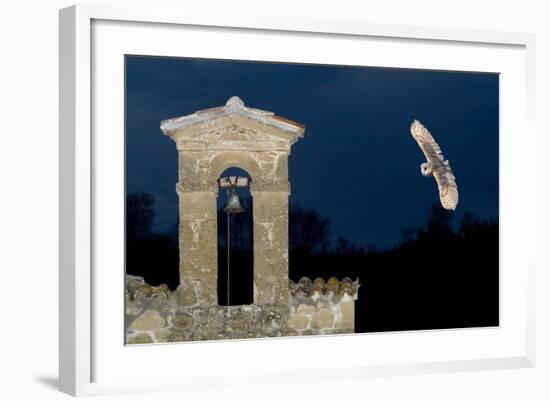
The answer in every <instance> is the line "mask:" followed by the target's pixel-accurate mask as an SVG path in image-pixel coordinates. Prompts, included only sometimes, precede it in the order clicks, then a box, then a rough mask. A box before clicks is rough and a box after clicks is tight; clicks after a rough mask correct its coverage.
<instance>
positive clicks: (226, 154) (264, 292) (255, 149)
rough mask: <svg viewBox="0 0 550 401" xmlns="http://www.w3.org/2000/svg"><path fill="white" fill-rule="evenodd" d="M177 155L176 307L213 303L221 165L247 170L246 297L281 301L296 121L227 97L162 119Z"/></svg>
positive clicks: (299, 131) (300, 131) (284, 301)
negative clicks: (249, 258) (250, 248)
mask: <svg viewBox="0 0 550 401" xmlns="http://www.w3.org/2000/svg"><path fill="white" fill-rule="evenodd" d="M161 130H162V132H163V133H164V134H165V135H167V136H169V137H170V138H172V139H173V140H174V142H175V143H176V146H177V149H178V155H179V174H178V177H179V181H178V183H177V185H176V191H177V193H178V195H179V215H180V223H179V246H180V282H181V299H180V303H181V305H184V306H192V305H195V304H198V305H202V306H212V305H217V304H218V300H217V271H218V258H217V226H216V224H217V220H216V212H217V209H216V198H217V195H218V182H217V180H218V178H219V176H220V174H221V173H222V172H223V171H224V170H225V169H227V168H229V167H239V168H242V169H243V170H245V171H246V172H248V174H249V175H250V177H251V186H250V191H251V194H252V196H253V199H254V210H253V225H254V226H253V232H254V241H253V243H254V304H256V305H285V306H286V305H288V196H289V194H290V184H289V182H288V156H289V154H290V148H291V146H292V144H294V143H295V142H296V141H297V140H298V139H299V138H301V137H303V135H304V126H303V125H301V124H298V123H296V122H294V121H290V120H287V119H285V118H282V117H279V116H277V115H275V114H274V113H272V112H270V111H263V110H258V109H253V108H250V107H246V106H245V105H244V103H243V101H242V100H241V99H239V98H238V97H236V96H234V97H232V98H230V99H229V100H228V101H227V103H226V104H225V106H222V107H215V108H211V109H207V110H202V111H197V112H195V113H193V114H191V115H187V116H183V117H177V118H173V119H170V120H165V121H162V123H161Z"/></svg>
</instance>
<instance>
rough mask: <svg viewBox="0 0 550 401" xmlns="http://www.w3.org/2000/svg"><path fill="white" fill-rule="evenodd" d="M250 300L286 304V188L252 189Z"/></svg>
mask: <svg viewBox="0 0 550 401" xmlns="http://www.w3.org/2000/svg"><path fill="white" fill-rule="evenodd" d="M251 192H252V196H253V199H254V203H253V209H254V212H253V213H254V303H255V304H257V305H277V306H283V307H288V195H289V192H288V191H264V190H253V191H251Z"/></svg>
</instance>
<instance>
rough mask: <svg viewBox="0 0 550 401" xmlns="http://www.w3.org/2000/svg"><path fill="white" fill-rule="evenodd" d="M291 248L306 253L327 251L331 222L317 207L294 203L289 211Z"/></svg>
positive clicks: (292, 250) (293, 250)
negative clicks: (301, 205)
mask: <svg viewBox="0 0 550 401" xmlns="http://www.w3.org/2000/svg"><path fill="white" fill-rule="evenodd" d="M288 225H289V250H290V251H291V252H297V253H302V254H305V255H311V254H319V253H322V252H326V251H327V249H328V246H329V234H330V230H329V228H330V222H329V219H328V218H327V217H324V216H322V215H321V214H320V213H319V212H318V211H316V210H315V209H305V208H302V207H300V206H296V205H293V206H291V207H290V210H289V213H288Z"/></svg>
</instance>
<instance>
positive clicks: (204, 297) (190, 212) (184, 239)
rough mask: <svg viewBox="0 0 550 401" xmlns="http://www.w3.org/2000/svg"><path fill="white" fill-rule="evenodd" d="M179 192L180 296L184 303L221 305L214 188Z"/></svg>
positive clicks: (186, 304) (180, 301) (188, 304)
mask: <svg viewBox="0 0 550 401" xmlns="http://www.w3.org/2000/svg"><path fill="white" fill-rule="evenodd" d="M177 192H178V195H179V215H180V222H179V249H180V287H181V288H180V298H179V303H180V304H181V305H184V306H192V305H195V304H196V305H201V306H213V305H217V304H218V291H217V283H218V279H217V277H218V248H217V241H216V239H217V229H218V228H217V219H216V197H217V193H216V192H215V191H189V190H183V189H182V188H181V186H179V185H178V186H177Z"/></svg>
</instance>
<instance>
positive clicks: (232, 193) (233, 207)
mask: <svg viewBox="0 0 550 401" xmlns="http://www.w3.org/2000/svg"><path fill="white" fill-rule="evenodd" d="M223 211H224V213H230V214H235V213H242V212H244V208H243V207H242V206H241V201H240V200H239V195H237V191H236V190H235V188H231V189H230V190H228V191H227V204H226V205H225V207H224V208H223Z"/></svg>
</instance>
